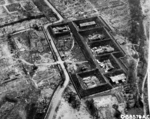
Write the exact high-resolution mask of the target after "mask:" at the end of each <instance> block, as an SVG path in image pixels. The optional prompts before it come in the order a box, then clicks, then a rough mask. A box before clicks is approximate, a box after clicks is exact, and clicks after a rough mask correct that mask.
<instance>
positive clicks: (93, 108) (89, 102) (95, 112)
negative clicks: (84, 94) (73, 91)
mask: <svg viewBox="0 0 150 119" xmlns="http://www.w3.org/2000/svg"><path fill="white" fill-rule="evenodd" d="M85 104H86V106H87V108H88V110H89V113H90V114H91V115H92V117H93V118H94V119H99V113H98V109H97V107H96V106H95V104H94V100H93V99H90V100H87V101H86V102H85Z"/></svg>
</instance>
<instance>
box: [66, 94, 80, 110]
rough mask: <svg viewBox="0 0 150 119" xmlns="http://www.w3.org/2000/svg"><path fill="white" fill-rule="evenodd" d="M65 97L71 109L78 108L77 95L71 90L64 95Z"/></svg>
mask: <svg viewBox="0 0 150 119" xmlns="http://www.w3.org/2000/svg"><path fill="white" fill-rule="evenodd" d="M65 99H66V100H67V101H68V103H69V104H70V105H71V106H72V108H73V109H77V110H79V109H80V104H81V103H80V100H79V99H77V95H76V94H75V93H73V92H70V93H68V94H67V95H66V97H65Z"/></svg>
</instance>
